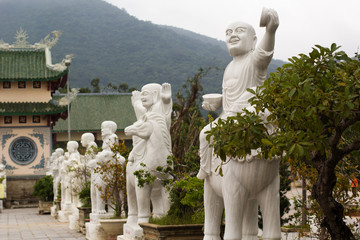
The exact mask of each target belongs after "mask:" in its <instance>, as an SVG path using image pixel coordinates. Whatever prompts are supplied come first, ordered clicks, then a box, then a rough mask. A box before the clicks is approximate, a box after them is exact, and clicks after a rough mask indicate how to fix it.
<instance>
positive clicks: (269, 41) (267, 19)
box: [259, 8, 279, 51]
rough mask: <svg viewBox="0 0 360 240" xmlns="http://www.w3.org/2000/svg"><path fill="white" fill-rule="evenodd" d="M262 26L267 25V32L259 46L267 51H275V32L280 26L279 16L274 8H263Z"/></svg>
mask: <svg viewBox="0 0 360 240" xmlns="http://www.w3.org/2000/svg"><path fill="white" fill-rule="evenodd" d="M260 27H266V32H265V35H264V37H263V39H262V40H261V42H260V44H259V47H260V48H261V49H263V50H265V51H273V50H274V46H275V32H276V30H277V28H278V27H279V16H278V14H277V12H276V11H275V10H274V9H271V8H263V11H262V13H261V18H260Z"/></svg>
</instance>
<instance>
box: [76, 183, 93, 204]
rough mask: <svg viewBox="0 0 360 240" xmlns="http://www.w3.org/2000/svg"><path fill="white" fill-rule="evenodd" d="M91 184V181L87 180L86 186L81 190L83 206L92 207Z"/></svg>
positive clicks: (80, 196)
mask: <svg viewBox="0 0 360 240" xmlns="http://www.w3.org/2000/svg"><path fill="white" fill-rule="evenodd" d="M90 185H91V182H86V183H85V186H84V188H83V189H82V190H81V191H80V192H79V199H80V200H81V202H82V206H83V207H91V192H90Z"/></svg>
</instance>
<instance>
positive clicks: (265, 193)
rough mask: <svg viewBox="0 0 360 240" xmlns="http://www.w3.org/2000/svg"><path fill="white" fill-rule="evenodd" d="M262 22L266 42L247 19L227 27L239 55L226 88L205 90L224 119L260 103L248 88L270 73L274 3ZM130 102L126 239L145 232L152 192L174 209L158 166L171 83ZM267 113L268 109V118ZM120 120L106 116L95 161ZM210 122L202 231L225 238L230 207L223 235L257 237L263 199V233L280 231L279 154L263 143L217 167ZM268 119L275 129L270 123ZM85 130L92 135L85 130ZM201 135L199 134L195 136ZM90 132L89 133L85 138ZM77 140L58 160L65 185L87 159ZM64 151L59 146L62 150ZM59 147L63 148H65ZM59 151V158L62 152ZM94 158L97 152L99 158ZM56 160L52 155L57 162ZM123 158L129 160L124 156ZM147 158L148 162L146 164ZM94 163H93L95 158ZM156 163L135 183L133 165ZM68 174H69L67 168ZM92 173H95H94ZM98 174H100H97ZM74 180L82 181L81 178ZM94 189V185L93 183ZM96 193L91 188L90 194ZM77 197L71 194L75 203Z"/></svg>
mask: <svg viewBox="0 0 360 240" xmlns="http://www.w3.org/2000/svg"><path fill="white" fill-rule="evenodd" d="M260 25H261V26H263V27H266V32H265V34H264V37H263V39H262V41H261V42H260V44H259V45H258V46H256V41H257V37H256V34H255V30H254V28H253V27H252V26H251V25H249V24H246V23H243V22H235V23H233V24H231V25H229V26H228V28H227V29H226V45H227V48H228V50H229V52H230V55H231V56H232V57H233V60H232V61H231V62H230V63H229V64H228V66H227V67H226V69H225V72H224V76H223V84H222V94H212V95H207V96H204V102H203V105H202V106H203V108H204V109H205V110H208V111H215V110H216V109H218V108H219V107H222V112H221V114H220V116H219V118H217V119H216V120H215V121H214V122H213V123H212V124H213V125H214V123H216V122H217V120H218V119H226V118H227V117H229V116H234V115H236V114H237V113H241V112H243V109H247V110H248V111H254V108H253V107H252V106H251V105H250V104H249V102H248V100H249V99H250V98H252V97H253V95H252V94H251V93H250V92H248V91H247V89H249V88H252V89H255V88H256V87H258V86H260V85H262V84H263V82H264V80H265V79H266V75H267V68H268V65H269V63H270V61H271V59H272V56H273V52H274V44H275V32H276V30H277V27H278V25H279V19H278V15H277V13H276V11H274V10H272V9H264V10H263V13H262V16H261V20H260ZM132 105H133V107H134V110H135V113H136V117H137V121H136V122H135V123H134V124H132V125H131V126H129V127H127V128H126V129H125V133H126V134H127V135H130V136H133V150H132V152H131V153H130V155H129V159H128V160H129V163H128V165H127V169H126V171H127V179H126V181H127V182H126V186H127V201H128V206H129V209H128V219H127V224H126V225H125V227H124V228H125V229H124V233H126V234H128V236H127V235H126V234H125V236H124V237H123V238H122V239H136V236H137V238H138V237H139V234H140V233H141V231H142V230H141V228H139V227H138V225H137V224H139V223H143V222H147V221H148V220H149V217H150V215H151V212H150V200H151V201H152V205H153V215H154V216H155V217H156V216H160V215H163V214H165V213H166V212H167V210H168V209H169V200H168V194H167V192H166V190H165V189H164V188H163V187H162V186H161V184H160V181H161V179H164V178H168V177H169V176H166V175H165V176H164V175H161V174H157V172H156V171H155V169H156V168H157V167H158V166H165V165H166V159H167V156H168V155H170V154H171V138H170V131H169V129H170V118H171V113H172V100H171V87H170V84H167V83H165V84H162V85H160V84H147V85H145V86H144V87H143V88H142V90H141V92H138V91H134V92H133V93H132ZM266 115H267V113H266V112H265V113H264V114H263V119H266ZM115 126H116V125H114V123H111V122H104V123H103V124H102V129H101V131H102V137H103V142H104V144H103V151H102V152H100V153H98V154H97V155H96V156H91V157H90V158H91V160H90V161H89V163H91V162H93V161H102V160H104V159H107V158H108V157H109V156H112V154H111V152H109V151H111V150H107V149H109V146H111V144H113V143H114V142H116V141H117V138H116V135H115V134H114V133H115V130H116V127H115ZM211 126H212V125H210V124H209V125H208V126H206V127H205V128H204V129H203V130H202V132H201V134H200V136H199V137H200V151H199V154H200V158H201V163H200V171H199V173H198V175H197V176H198V178H199V179H204V180H205V182H204V206H205V227H204V239H206V240H219V239H220V222H221V216H222V214H223V210H224V208H225V222H226V227H225V234H224V239H258V238H257V233H258V227H257V218H258V206H260V208H261V211H262V216H263V221H264V228H263V236H262V237H263V239H281V234H280V209H279V205H280V204H279V161H278V159H269V160H264V159H260V158H258V157H257V151H256V150H254V151H253V152H252V154H250V155H249V156H247V157H246V158H245V159H229V160H228V161H227V163H226V164H224V165H223V166H222V168H223V177H221V176H219V175H218V173H216V168H217V167H218V166H219V165H220V164H221V163H222V161H221V160H220V158H219V157H217V156H215V155H214V151H213V149H212V148H211V147H210V145H209V143H208V142H207V140H206V134H205V132H206V131H208V130H209V129H210V128H211ZM271 130H272V129H271V126H269V131H271ZM86 136H89V138H87V137H86ZM90 136H91V135H90V134H87V135H84V136H83V137H84V141H82V144H83V146H85V147H87V148H90V147H91V146H93V145H94V143H93V137H90ZM194 137H197V136H194ZM85 139H90V140H85ZM76 148H77V144H76V143H75V142H69V143H68V153H67V154H65V155H64V157H63V158H64V159H63V160H62V161H61V160H56V161H57V164H58V165H57V167H55V168H52V169H58V170H57V171H59V173H58V174H59V175H60V179H61V181H64V184H62V185H64V187H66V186H68V185H69V184H70V185H71V184H75V183H72V182H71V181H72V180H73V178H71V175H69V174H66V173H65V172H66V171H65V172H64V171H63V169H66V168H67V167H68V166H73V164H78V165H81V164H84V163H82V162H81V161H80V159H81V158H80V157H79V154H78V152H77V151H76ZM57 151H58V150H57ZM59 151H60V150H59ZM58 156H60V157H57V159H59V158H61V156H62V153H59V154H58ZM94 159H95V160H94ZM56 161H54V162H56ZM117 161H123V159H122V158H121V157H120V158H119V159H117ZM140 163H142V164H140ZM89 166H90V167H93V165H92V164H89ZM144 166H146V168H147V169H148V170H150V172H151V173H152V174H154V175H155V176H156V177H157V180H156V181H155V182H154V183H152V184H145V186H144V187H143V188H139V187H138V186H137V178H136V177H135V176H134V174H133V173H134V171H136V170H139V169H142V168H144ZM62 174H64V175H63V176H62ZM92 180H93V177H92ZM94 182H96V180H94ZM75 185H76V184H75ZM94 191H95V190H94ZM62 192H64V197H63V199H65V202H64V204H65V205H66V203H67V202H68V201H69V196H71V193H65V192H66V190H65V191H62ZM92 197H93V196H92ZM94 198H95V199H96V200H94V203H93V204H94V205H93V206H94V211H95V212H96V213H101V212H102V211H103V205H101V204H98V200H97V199H99V196H98V193H97V194H95V195H94ZM76 201H77V200H76V199H74V201H73V202H75V203H76Z"/></svg>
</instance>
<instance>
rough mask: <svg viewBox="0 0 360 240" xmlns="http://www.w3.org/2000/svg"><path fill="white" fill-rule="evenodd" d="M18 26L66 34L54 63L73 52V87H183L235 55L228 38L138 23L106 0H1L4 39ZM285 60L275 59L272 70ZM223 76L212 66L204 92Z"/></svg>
mask: <svg viewBox="0 0 360 240" xmlns="http://www.w3.org/2000/svg"><path fill="white" fill-rule="evenodd" d="M20 28H22V29H23V30H25V31H26V32H27V34H28V37H29V38H28V42H29V43H31V44H33V43H35V42H39V40H40V39H42V38H44V37H45V36H46V35H48V34H49V33H51V31H53V30H60V31H62V32H63V34H62V36H61V38H60V40H59V42H58V44H57V45H56V46H55V47H54V48H53V49H52V55H53V63H56V62H59V61H61V60H62V58H63V57H64V56H65V55H66V54H74V56H75V57H74V59H73V61H72V64H71V68H70V72H71V73H70V82H71V83H70V84H71V86H72V87H87V86H89V85H90V81H91V80H92V79H94V78H99V79H101V82H100V83H101V85H106V84H107V83H112V84H114V85H119V84H120V83H127V84H128V85H129V86H131V87H140V86H142V85H143V84H145V83H149V82H158V83H163V82H169V83H171V84H172V85H173V87H174V89H179V88H180V86H181V85H182V84H183V83H184V82H185V80H186V79H187V78H188V77H190V76H192V75H193V74H194V73H195V72H197V70H198V69H199V68H200V67H202V68H207V67H218V68H224V67H225V66H226V64H227V63H228V62H229V61H230V59H231V58H230V57H229V54H228V52H227V51H226V48H225V43H224V42H221V41H218V40H215V39H212V38H209V37H205V36H202V35H199V34H196V33H193V32H190V31H186V30H183V29H178V28H173V27H167V26H161V25H155V24H152V23H151V22H146V21H140V20H138V19H136V18H135V17H133V16H130V15H129V14H128V13H127V12H126V11H125V10H124V9H119V8H117V7H115V6H113V5H111V4H108V3H106V2H104V1H102V0H0V39H2V40H4V42H7V43H13V42H14V41H15V39H14V36H15V33H16V32H17V31H18V30H19V29H20ZM282 64H283V62H282V61H273V62H272V64H271V66H270V68H269V71H274V69H275V68H276V67H278V66H280V65H282ZM221 79H222V70H217V71H216V70H212V71H211V72H210V74H209V75H208V76H207V77H206V78H205V79H204V82H203V83H204V85H205V86H206V88H205V91H206V92H212V91H217V92H219V91H221V90H220V87H221Z"/></svg>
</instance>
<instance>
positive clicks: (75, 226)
mask: <svg viewBox="0 0 360 240" xmlns="http://www.w3.org/2000/svg"><path fill="white" fill-rule="evenodd" d="M69 228H70V229H72V230H76V231H80V227H79V213H77V214H72V215H70V216H69Z"/></svg>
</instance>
